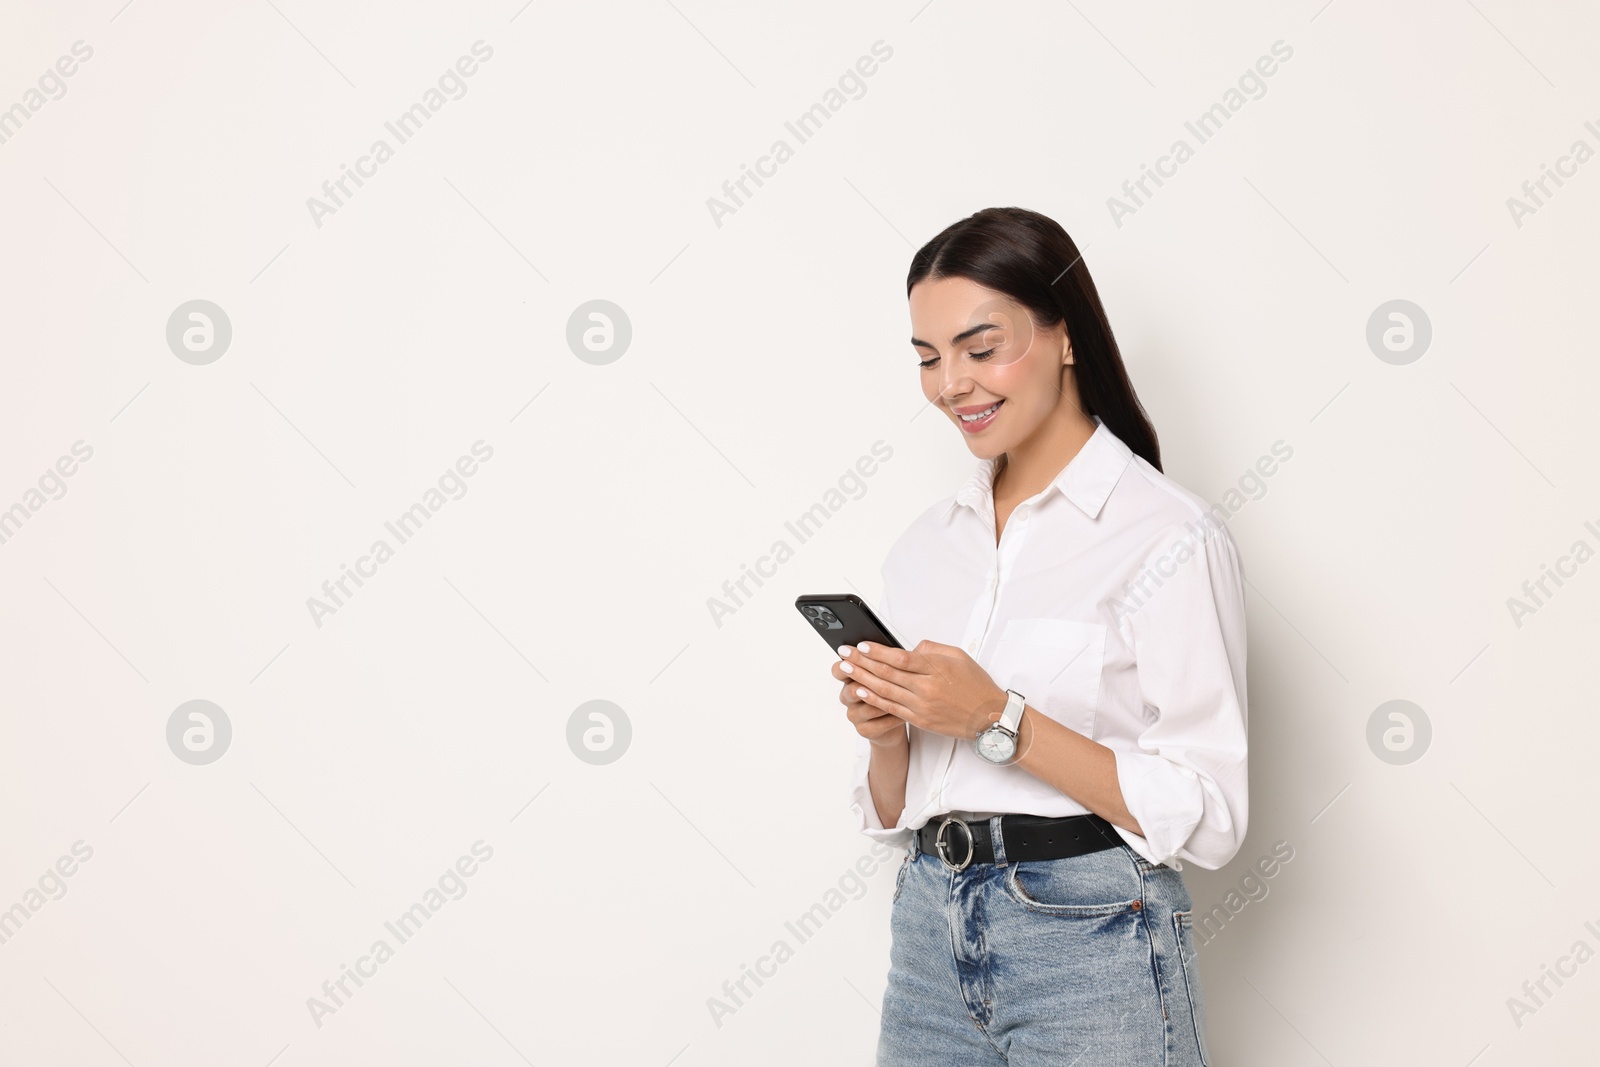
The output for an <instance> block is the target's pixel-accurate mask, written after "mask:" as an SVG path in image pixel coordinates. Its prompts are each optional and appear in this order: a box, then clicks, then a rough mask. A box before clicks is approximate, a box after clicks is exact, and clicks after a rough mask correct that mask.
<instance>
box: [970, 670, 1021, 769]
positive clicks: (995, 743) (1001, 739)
mask: <svg viewBox="0 0 1600 1067" xmlns="http://www.w3.org/2000/svg"><path fill="white" fill-rule="evenodd" d="M1023 706H1024V705H1023V697H1022V694H1021V693H1019V692H1017V691H1016V690H1015V689H1007V690H1006V710H1005V712H1004V713H1002V714H1001V716H1000V721H999V722H997V723H993V724H991V725H990V726H989V728H988V729H986V730H984V731H982V732H981V733H979V734H978V737H977V740H976V741H974V742H973V747H974V748H976V749H977V750H978V755H980V756H982V757H983V758H984V759H986V760H988V761H989V762H990V763H995V764H999V765H1001V766H1004V765H1006V764H1008V763H1015V762H1016V761H1017V755H1018V753H1017V726H1018V724H1019V723H1021V722H1022V709H1023Z"/></svg>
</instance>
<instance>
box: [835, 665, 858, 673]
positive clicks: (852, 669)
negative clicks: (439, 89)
mask: <svg viewBox="0 0 1600 1067" xmlns="http://www.w3.org/2000/svg"><path fill="white" fill-rule="evenodd" d="M839 669H840V670H842V671H844V673H846V674H854V673H855V672H856V669H855V667H853V666H852V665H850V664H848V663H841V664H839Z"/></svg>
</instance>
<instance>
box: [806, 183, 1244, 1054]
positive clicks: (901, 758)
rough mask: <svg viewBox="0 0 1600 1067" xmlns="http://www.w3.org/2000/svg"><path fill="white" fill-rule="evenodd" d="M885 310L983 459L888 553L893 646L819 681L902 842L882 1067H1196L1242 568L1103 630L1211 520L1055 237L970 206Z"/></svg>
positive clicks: (1179, 580)
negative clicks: (1203, 932) (1203, 881)
mask: <svg viewBox="0 0 1600 1067" xmlns="http://www.w3.org/2000/svg"><path fill="white" fill-rule="evenodd" d="M906 292H907V298H908V302H909V304H910V311H911V323H912V336H911V348H912V351H913V352H914V353H915V354H916V357H917V370H916V374H917V376H918V378H917V380H918V385H919V386H920V388H921V390H922V395H923V397H924V398H925V399H926V400H927V401H928V403H929V404H931V405H933V406H934V407H936V408H938V409H939V410H940V411H941V412H942V413H943V414H944V416H945V417H946V418H947V419H949V420H950V423H951V425H952V426H953V427H955V428H956V429H958V430H959V431H960V432H961V435H962V438H963V440H965V442H966V445H967V448H968V450H969V451H971V453H972V454H973V455H974V456H975V457H977V458H978V460H979V462H978V464H977V466H976V469H974V470H973V472H972V474H971V476H970V477H969V479H968V480H967V482H966V484H965V485H963V486H962V487H961V489H960V490H959V491H958V492H956V493H955V494H954V495H953V496H951V497H948V498H946V499H944V500H941V501H939V502H937V503H936V504H934V505H933V506H932V507H930V508H928V509H927V510H926V511H924V512H923V513H922V514H921V515H920V516H918V517H917V519H916V520H915V521H914V522H913V523H912V524H911V526H910V528H909V529H907V530H906V532H905V533H904V534H902V535H901V537H900V538H899V539H898V540H897V541H896V542H895V544H894V545H893V547H892V548H891V549H890V550H889V555H888V558H887V559H886V560H885V562H884V565H883V578H884V592H883V595H882V598H881V599H880V601H879V603H878V609H879V614H880V616H881V617H882V618H883V621H884V622H885V623H886V624H887V625H888V626H889V627H890V628H891V629H892V631H893V632H894V633H895V634H896V635H898V637H899V638H900V639H901V640H902V641H904V642H907V645H906V647H905V648H884V647H882V646H879V645H877V644H874V643H871V642H863V643H862V644H860V645H859V646H858V647H855V648H851V647H849V646H844V647H842V648H841V649H840V660H839V662H837V663H835V664H834V665H833V677H834V678H835V679H836V680H838V681H839V682H841V683H843V685H842V688H841V689H840V692H839V700H840V702H841V703H843V704H844V705H845V709H846V714H847V716H848V718H849V720H850V722H851V724H852V725H853V726H854V727H855V729H856V732H857V733H858V734H859V736H860V739H861V740H860V742H859V743H858V752H859V753H860V756H861V758H860V759H859V760H858V761H857V765H856V773H855V778H854V780H853V782H852V784H851V789H850V800H851V808H852V810H853V811H854V812H855V814H856V817H857V820H858V825H859V828H860V829H861V831H862V832H863V833H865V834H866V835H867V836H869V837H871V838H873V839H874V840H877V841H882V842H884V843H886V844H895V845H901V846H905V847H908V848H909V849H910V859H909V862H908V863H907V865H906V867H905V869H904V872H903V875H902V877H901V879H900V883H899V886H898V888H897V889H896V893H895V898H894V905H893V918H892V925H891V933H892V946H891V953H890V969H889V981H888V987H887V989H886V990H885V992H884V998H883V1011H882V1019H883V1022H882V1029H881V1030H880V1032H879V1040H878V1064H879V1065H880V1067H888V1065H898V1064H907V1065H910V1064H919V1065H920V1064H928V1063H956V1062H959V1063H969V1064H980V1063H994V1064H996V1065H999V1064H1004V1063H1007V1062H1011V1063H1016V1062H1021V1060H1022V1059H1023V1058H1026V1061H1027V1062H1029V1063H1032V1064H1040V1065H1055V1064H1060V1065H1063V1067H1064V1065H1066V1064H1070V1063H1079V1064H1081V1063H1088V1062H1094V1063H1111V1062H1116V1063H1130V1064H1132V1063H1151V1064H1156V1063H1159V1064H1165V1065H1167V1067H1195V1065H1204V1064H1206V1063H1207V1062H1208V1051H1207V1045H1206V1037H1205V1007H1204V998H1203V996H1202V994H1201V983H1200V975H1199V971H1198V969H1197V968H1196V967H1195V966H1194V961H1193V958H1192V957H1193V939H1192V935H1191V933H1190V918H1191V914H1192V907H1193V903H1192V901H1191V900H1190V897H1189V893H1188V890H1187V889H1186V888H1185V886H1184V882H1183V878H1182V875H1181V873H1180V872H1181V871H1182V869H1183V863H1184V862H1185V861H1188V862H1193V863H1195V864H1197V865H1199V866H1202V867H1206V868H1211V869H1215V868H1218V867H1221V866H1222V865H1223V864H1225V863H1227V862H1228V861H1229V860H1230V859H1231V858H1232V857H1233V856H1234V855H1235V853H1236V852H1237V851H1238V849H1239V845H1240V843H1241V842H1242V840H1243V838H1244V834H1245V828H1246V822H1247V819H1246V815H1247V804H1246V799H1247V790H1246V783H1247V777H1246V774H1245V754H1246V729H1245V727H1246V721H1245V669H1244V668H1245V656H1244V653H1245V633H1244V589H1243V570H1242V566H1241V564H1240V560H1239V555H1238V552H1237V550H1236V549H1235V548H1234V545H1233V541H1232V539H1231V536H1230V535H1229V533H1228V531H1227V529H1226V527H1221V528H1219V529H1218V530H1217V531H1216V532H1215V533H1214V535H1212V536H1209V537H1207V538H1205V539H1204V540H1203V541H1202V542H1201V543H1200V544H1199V545H1197V546H1196V547H1195V549H1194V552H1193V558H1191V559H1188V560H1187V561H1186V562H1185V563H1184V565H1183V566H1182V567H1180V568H1176V569H1173V568H1170V567H1165V566H1163V567H1161V568H1160V569H1159V570H1158V573H1159V574H1161V575H1162V576H1163V578H1162V581H1163V584H1162V586H1161V595H1160V596H1159V597H1155V598H1153V599H1152V600H1151V601H1150V602H1149V603H1148V604H1145V605H1143V607H1142V608H1141V610H1139V611H1137V612H1135V613H1131V614H1130V613H1127V612H1123V613H1121V614H1119V613H1118V612H1117V610H1116V605H1117V604H1118V603H1119V602H1120V600H1119V598H1121V597H1123V596H1125V595H1126V590H1127V589H1128V588H1129V587H1130V586H1131V585H1132V583H1133V582H1134V581H1135V580H1136V579H1137V578H1138V577H1139V576H1140V575H1141V574H1142V573H1144V572H1145V571H1146V570H1148V569H1149V568H1150V567H1152V566H1154V565H1157V564H1160V563H1161V562H1162V561H1163V553H1166V552H1167V551H1168V550H1169V549H1170V546H1171V545H1172V544H1173V543H1174V539H1175V538H1177V537H1179V536H1181V535H1182V534H1183V533H1184V531H1186V530H1187V529H1190V528H1191V527H1192V525H1193V524H1194V523H1195V522H1196V521H1197V520H1199V519H1200V518H1201V517H1202V516H1205V515H1208V514H1209V506H1208V505H1207V504H1206V502H1205V501H1204V500H1203V499H1201V498H1200V497H1199V496H1197V495H1195V494H1194V493H1191V492H1189V491H1188V490H1187V489H1185V488H1183V487H1182V486H1180V485H1178V484H1177V483H1176V482H1174V481H1172V479H1170V478H1168V477H1167V476H1166V475H1165V474H1164V473H1163V472H1162V470H1161V456H1160V452H1159V449H1158V446H1157V442H1156V435H1155V431H1154V429H1153V428H1152V427H1151V425H1150V423H1149V420H1148V419H1147V418H1146V417H1145V414H1144V411H1143V409H1142V408H1141V407H1140V405H1139V400H1138V398H1137V396H1135V394H1134V391H1133V385H1132V383H1131V381H1130V380H1129V378H1128V373H1127V370H1126V368H1125V367H1124V366H1123V363H1122V356H1121V353H1120V352H1119V351H1118V348H1117V343H1116V340H1115V338H1114V336H1113V334H1112V331H1111V326H1110V323H1109V322H1108V321H1107V318H1106V314H1105V310H1104V308H1103V307H1102V306H1101V303H1100V297H1099V294H1098V293H1097V292H1096V290H1095V286H1094V282H1093V281H1092V280H1091V279H1090V277H1089V273H1088V268H1087V267H1086V266H1085V265H1084V263H1083V257H1082V255H1081V254H1080V253H1079V252H1078V249H1077V246H1076V245H1075V244H1074V243H1073V242H1072V239H1071V238H1070V237H1068V236H1067V234H1066V232H1065V231H1064V230H1062V229H1061V227H1060V226H1059V225H1057V224H1056V223H1055V222H1053V221H1052V220H1050V219H1048V218H1046V217H1045V216H1043V215H1040V214H1038V213H1036V212H1032V211H1025V210H1023V209H1021V208H990V209H988V210H985V211H980V212H978V213H977V214H975V215H973V216H971V217H969V218H966V219H963V220H961V221H960V222H958V223H956V224H954V225H953V226H951V227H949V228H948V229H946V230H945V231H944V232H943V233H941V234H939V235H938V236H937V237H935V238H934V239H933V240H931V241H929V242H928V244H927V245H925V246H924V247H923V248H922V249H921V250H920V251H918V252H917V254H916V256H915V257H914V258H913V260H912V264H911V271H910V274H909V276H908V277H907V280H906ZM907 369H908V370H909V367H908V368H907ZM1091 1050H1093V1051H1092V1053H1091Z"/></svg>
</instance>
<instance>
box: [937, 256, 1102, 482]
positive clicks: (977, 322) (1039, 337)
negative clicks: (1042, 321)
mask: <svg viewBox="0 0 1600 1067" xmlns="http://www.w3.org/2000/svg"><path fill="white" fill-rule="evenodd" d="M910 301H911V346H912V348H913V350H914V351H915V352H916V354H917V359H918V360H919V361H920V362H921V364H922V366H921V369H920V370H919V371H918V372H917V373H919V374H920V375H921V376H922V395H923V396H925V397H927V398H928V402H929V403H930V404H933V405H935V406H936V407H938V408H939V409H940V410H941V411H943V412H944V414H945V417H946V418H948V419H949V420H950V421H951V422H952V423H954V424H955V425H956V427H957V428H958V429H960V431H961V433H962V435H963V436H964V437H965V438H966V441H967V447H968V448H969V449H971V450H972V453H973V455H976V456H979V457H982V458H986V459H987V458H991V457H994V456H998V455H1000V454H1001V453H1002V452H1009V451H1011V450H1013V449H1014V448H1016V447H1017V445H1018V444H1020V443H1021V442H1023V441H1025V440H1027V439H1028V437H1029V436H1031V435H1032V434H1033V432H1034V431H1035V430H1036V429H1038V427H1039V426H1040V425H1041V424H1043V422H1044V421H1045V419H1046V418H1048V417H1049V416H1050V414H1051V413H1052V412H1053V411H1055V410H1056V408H1057V406H1058V405H1060V404H1061V403H1063V402H1064V401H1065V402H1067V403H1069V404H1071V405H1073V406H1074V407H1076V406H1077V402H1078V396H1077V383H1075V382H1074V381H1073V380H1072V374H1071V372H1069V371H1067V370H1066V369H1065V366H1064V365H1065V364H1070V363H1071V362H1072V347H1071V344H1070V343H1069V342H1068V340H1067V334H1066V326H1065V324H1064V323H1057V324H1056V325H1055V326H1054V327H1052V328H1051V329H1048V330H1042V329H1040V328H1039V327H1038V326H1037V325H1035V324H1034V322H1033V319H1032V317H1031V316H1030V315H1029V314H1028V310H1027V309H1026V308H1024V307H1023V306H1022V305H1021V304H1019V303H1017V302H1016V301H1014V300H1012V299H1011V298H1010V297H1008V296H1006V295H1005V294H1003V293H998V292H996V291H994V290H993V289H988V288H985V287H984V286H982V285H979V284H978V283H977V282H975V281H972V280H971V279H970V278H958V277H952V278H929V279H925V280H923V281H920V282H918V283H917V284H916V285H914V286H912V288H911V298H910ZM990 409H993V410H990ZM1069 410H1070V409H1069ZM985 412H987V414H985ZM963 415H965V416H968V417H969V418H968V419H963V418H962V416H963ZM972 416H976V418H972Z"/></svg>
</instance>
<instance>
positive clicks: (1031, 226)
mask: <svg viewBox="0 0 1600 1067" xmlns="http://www.w3.org/2000/svg"><path fill="white" fill-rule="evenodd" d="M928 278H969V279H971V280H972V281H974V282H977V283H978V284H979V285H982V286H984V287H985V288H988V289H993V290H995V291H996V292H1000V293H1004V294H1006V295H1007V296H1009V297H1010V298H1011V299H1013V300H1015V301H1017V302H1018V303H1019V304H1022V305H1023V306H1024V307H1026V308H1027V309H1028V311H1029V313H1030V314H1031V315H1032V316H1033V319H1034V322H1036V323H1037V324H1038V326H1039V328H1040V329H1050V328H1051V327H1053V326H1055V325H1056V323H1058V322H1065V323H1066V328H1067V336H1068V337H1069V338H1071V339H1072V353H1073V357H1074V363H1073V371H1074V373H1075V374H1076V375H1077V382H1078V398H1079V401H1080V403H1082V405H1083V412H1084V414H1085V415H1098V416H1099V417H1100V421H1102V422H1104V423H1105V424H1106V428H1107V429H1109V430H1110V431H1111V432H1112V433H1114V434H1116V435H1117V437H1119V438H1120V439H1121V440H1122V442H1123V443H1124V444H1126V445H1127V446H1128V447H1129V448H1131V449H1133V451H1134V453H1135V454H1136V455H1140V456H1143V457H1144V459H1145V462H1147V463H1149V464H1150V466H1152V467H1154V468H1155V469H1156V470H1160V469H1161V446H1160V445H1159V444H1158V443H1157V441H1156V431H1155V427H1153V426H1151V425H1150V419H1149V417H1148V416H1147V415H1146V414H1145V411H1144V407H1143V406H1142V405H1141V404H1140V403H1139V398H1138V396H1136V395H1135V394H1134V391H1133V382H1131V381H1130V380H1129V379H1128V369H1127V368H1126V367H1124V366H1123V365H1122V353H1121V352H1120V351H1119V350H1118V349H1117V339H1116V337H1115V336H1114V335H1113V334H1112V332H1111V323H1110V322H1109V321H1108V320H1107V319H1106V311H1105V308H1104V307H1102V306H1101V304H1100V294H1099V292H1097V291H1096V290H1095V287H1094V279H1092V278H1090V277H1089V268H1088V267H1087V266H1085V265H1084V262H1083V256H1082V254H1080V253H1079V252H1078V246H1077V245H1076V244H1074V243H1073V240H1072V238H1071V237H1069V236H1067V231H1066V230H1063V229H1062V228H1061V225H1060V223H1058V222H1056V221H1055V220H1054V219H1052V218H1048V217H1046V216H1044V215H1041V214H1039V213H1038V212H1037V211H1029V210H1027V209H1026V208H1020V207H989V208H984V209H983V210H982V211H979V212H977V213H976V214H973V215H968V216H967V217H966V218H964V219H962V220H961V221H960V222H956V223H952V224H951V225H950V226H948V227H946V228H945V229H944V231H943V232H941V233H940V234H939V235H938V236H937V237H935V238H934V239H933V240H931V241H929V242H928V243H927V244H925V245H923V246H922V247H921V248H920V249H918V250H917V254H916V255H915V256H913V257H912V258H911V273H910V274H908V275H906V296H907V297H910V295H911V287H912V286H914V285H916V284H917V283H918V282H920V281H923V280H924V279H928Z"/></svg>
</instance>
